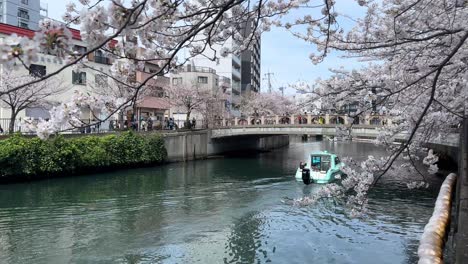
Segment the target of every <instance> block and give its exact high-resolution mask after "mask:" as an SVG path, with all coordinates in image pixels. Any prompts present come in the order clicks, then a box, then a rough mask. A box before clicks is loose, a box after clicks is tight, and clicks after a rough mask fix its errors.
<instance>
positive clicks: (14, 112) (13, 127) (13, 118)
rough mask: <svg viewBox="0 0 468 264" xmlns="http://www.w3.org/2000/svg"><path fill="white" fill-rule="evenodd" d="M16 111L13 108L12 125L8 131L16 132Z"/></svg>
mask: <svg viewBox="0 0 468 264" xmlns="http://www.w3.org/2000/svg"><path fill="white" fill-rule="evenodd" d="M17 114H18V113H16V111H15V110H13V109H12V110H11V116H10V127H9V128H8V133H10V134H13V133H14V132H15V122H16V115H17Z"/></svg>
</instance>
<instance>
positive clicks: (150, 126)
mask: <svg viewBox="0 0 468 264" xmlns="http://www.w3.org/2000/svg"><path fill="white" fill-rule="evenodd" d="M146 123H148V131H151V130H153V119H152V116H149V117H148V118H147V119H146Z"/></svg>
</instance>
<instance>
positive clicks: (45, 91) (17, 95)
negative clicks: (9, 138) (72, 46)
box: [0, 70, 66, 133]
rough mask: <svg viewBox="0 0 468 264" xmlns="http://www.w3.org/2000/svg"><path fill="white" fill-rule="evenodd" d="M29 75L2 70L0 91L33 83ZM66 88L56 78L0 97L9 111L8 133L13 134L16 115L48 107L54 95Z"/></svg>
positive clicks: (0, 100)
mask: <svg viewBox="0 0 468 264" xmlns="http://www.w3.org/2000/svg"><path fill="white" fill-rule="evenodd" d="M35 79H36V77H33V76H31V75H19V74H17V73H16V72H14V71H11V70H4V71H2V73H1V74H0V91H7V90H9V89H11V88H12V87H16V86H18V85H21V84H23V83H27V82H31V81H34V80H35ZM65 89H66V87H65V86H64V85H63V84H62V82H59V80H58V79H57V78H53V79H48V80H47V81H44V82H39V83H33V84H30V85H28V86H27V87H25V88H24V89H21V90H16V91H13V92H9V93H6V94H3V95H2V96H0V102H2V103H3V105H4V106H6V107H7V108H8V109H9V110H10V123H9V129H8V132H9V133H13V132H14V128H15V123H16V118H17V116H18V114H19V113H20V112H21V111H23V110H25V109H27V108H31V107H48V105H49V104H50V103H51V102H50V101H48V99H51V97H52V96H54V95H59V94H60V93H62V92H63V91H64V90H65Z"/></svg>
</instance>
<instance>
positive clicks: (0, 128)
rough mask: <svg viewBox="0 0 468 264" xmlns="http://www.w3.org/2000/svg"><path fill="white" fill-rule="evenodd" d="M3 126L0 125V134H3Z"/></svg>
mask: <svg viewBox="0 0 468 264" xmlns="http://www.w3.org/2000/svg"><path fill="white" fill-rule="evenodd" d="M3 132H4V131H3V128H2V125H0V134H3Z"/></svg>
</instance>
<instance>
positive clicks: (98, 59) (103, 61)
mask: <svg viewBox="0 0 468 264" xmlns="http://www.w3.org/2000/svg"><path fill="white" fill-rule="evenodd" d="M94 62H96V63H101V64H111V63H110V59H109V58H107V57H104V56H94Z"/></svg>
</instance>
